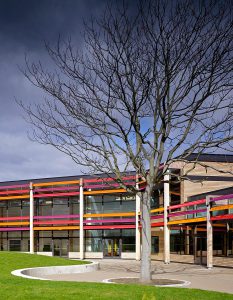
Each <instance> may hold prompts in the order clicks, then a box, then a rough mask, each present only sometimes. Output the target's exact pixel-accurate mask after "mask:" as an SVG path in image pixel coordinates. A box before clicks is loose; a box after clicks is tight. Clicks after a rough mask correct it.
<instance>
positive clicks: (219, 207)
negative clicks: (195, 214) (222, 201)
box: [210, 204, 233, 211]
mask: <svg viewBox="0 0 233 300" xmlns="http://www.w3.org/2000/svg"><path fill="white" fill-rule="evenodd" d="M231 208H233V204H228V205H219V206H214V207H212V208H211V209H210V211H216V210H224V209H231Z"/></svg>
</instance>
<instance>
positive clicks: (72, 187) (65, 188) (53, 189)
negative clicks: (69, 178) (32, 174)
mask: <svg viewBox="0 0 233 300" xmlns="http://www.w3.org/2000/svg"><path fill="white" fill-rule="evenodd" d="M68 190H69V191H77V190H79V186H69V187H67V186H64V187H55V188H39V189H34V192H49V191H51V192H52V191H68Z"/></svg>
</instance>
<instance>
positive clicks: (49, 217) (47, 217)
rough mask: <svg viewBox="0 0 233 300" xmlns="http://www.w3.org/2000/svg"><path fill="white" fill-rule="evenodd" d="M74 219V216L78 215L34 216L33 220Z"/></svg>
mask: <svg viewBox="0 0 233 300" xmlns="http://www.w3.org/2000/svg"><path fill="white" fill-rule="evenodd" d="M68 218H70V219H74V218H79V215H56V216H35V217H34V219H35V220H40V219H68Z"/></svg>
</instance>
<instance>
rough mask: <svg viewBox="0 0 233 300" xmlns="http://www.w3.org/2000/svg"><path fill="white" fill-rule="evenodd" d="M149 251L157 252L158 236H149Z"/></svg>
mask: <svg viewBox="0 0 233 300" xmlns="http://www.w3.org/2000/svg"><path fill="white" fill-rule="evenodd" d="M151 253H152V254H157V253H159V237H158V236H152V237H151Z"/></svg>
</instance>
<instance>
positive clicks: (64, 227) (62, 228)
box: [33, 226, 80, 231]
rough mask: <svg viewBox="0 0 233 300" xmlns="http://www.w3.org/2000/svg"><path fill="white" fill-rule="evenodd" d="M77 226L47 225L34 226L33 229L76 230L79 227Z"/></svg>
mask: <svg viewBox="0 0 233 300" xmlns="http://www.w3.org/2000/svg"><path fill="white" fill-rule="evenodd" d="M79 228H80V227H79V226H59V227H53V226H49V227H34V228H33V229H34V230H37V231H39V230H77V229H79Z"/></svg>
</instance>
